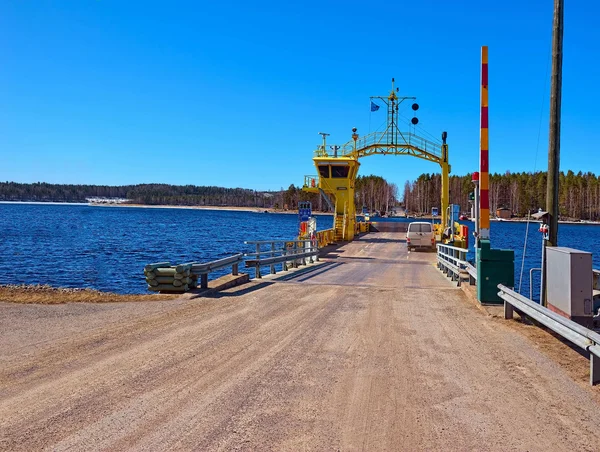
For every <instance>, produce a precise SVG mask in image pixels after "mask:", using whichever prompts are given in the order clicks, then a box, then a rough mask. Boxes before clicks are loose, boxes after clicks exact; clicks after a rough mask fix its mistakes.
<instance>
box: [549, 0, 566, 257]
mask: <svg viewBox="0 0 600 452" xmlns="http://www.w3.org/2000/svg"><path fill="white" fill-rule="evenodd" d="M563 9H564V0H554V24H553V27H552V86H551V88H550V137H549V144H548V183H547V185H546V211H547V212H548V213H549V214H550V223H549V226H550V230H549V231H548V235H549V239H548V246H557V245H558V240H557V237H558V215H559V212H558V179H559V171H560V109H561V97H562V47H563V15H564V14H563Z"/></svg>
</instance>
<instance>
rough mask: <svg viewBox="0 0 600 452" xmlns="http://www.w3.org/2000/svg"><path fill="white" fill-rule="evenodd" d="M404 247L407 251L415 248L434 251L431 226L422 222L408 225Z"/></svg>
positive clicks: (433, 234)
mask: <svg viewBox="0 0 600 452" xmlns="http://www.w3.org/2000/svg"><path fill="white" fill-rule="evenodd" d="M406 246H407V247H408V249H409V251H410V250H411V249H415V248H426V249H430V250H435V233H434V232H433V225H432V224H431V223H426V222H424V221H417V222H414V223H410V224H409V225H408V232H407V233H406Z"/></svg>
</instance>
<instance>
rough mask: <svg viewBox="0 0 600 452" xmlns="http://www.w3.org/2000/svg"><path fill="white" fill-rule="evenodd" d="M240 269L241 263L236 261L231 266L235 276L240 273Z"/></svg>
mask: <svg viewBox="0 0 600 452" xmlns="http://www.w3.org/2000/svg"><path fill="white" fill-rule="evenodd" d="M238 270H239V264H238V263H237V262H236V263H235V264H233V265H232V266H231V274H232V275H233V276H237V275H238Z"/></svg>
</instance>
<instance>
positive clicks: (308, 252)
mask: <svg viewBox="0 0 600 452" xmlns="http://www.w3.org/2000/svg"><path fill="white" fill-rule="evenodd" d="M244 243H245V244H247V245H256V252H253V253H246V254H245V255H246V257H248V256H254V257H253V258H252V259H246V268H251V267H254V270H255V272H256V275H255V277H256V278H257V279H259V278H262V274H261V271H260V268H261V267H264V266H267V265H268V266H270V272H271V274H272V275H274V274H276V273H277V270H276V268H275V265H276V264H283V270H284V271H287V270H288V266H287V264H288V262H291V263H292V267H294V268H297V267H298V265H306V261H307V259H308V261H309V262H310V263H313V262H314V260H313V257H315V259H316V260H317V261H318V260H319V248H318V244H317V240H316V239H302V240H248V241H246V242H244ZM262 245H271V249H269V250H263V249H261V246H262ZM289 245H292V246H291V247H290V248H288V246H289ZM277 254H280V255H279V256H277ZM264 255H268V256H269V257H267V258H262V259H261V256H264Z"/></svg>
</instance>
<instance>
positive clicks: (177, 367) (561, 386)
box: [0, 233, 600, 451]
mask: <svg viewBox="0 0 600 452" xmlns="http://www.w3.org/2000/svg"><path fill="white" fill-rule="evenodd" d="M400 238H401V236H399V235H394V234H386V233H379V234H369V235H366V236H364V237H362V238H361V239H360V240H357V241H355V242H352V243H349V244H347V245H345V246H343V247H341V248H339V249H337V250H336V251H333V252H331V253H330V254H329V255H328V256H327V259H326V260H325V262H324V263H323V264H322V265H320V266H318V267H317V266H315V267H310V268H307V269H305V270H302V271H300V272H297V273H294V274H293V275H288V274H282V276H280V275H277V278H276V279H272V278H271V279H265V280H264V281H262V282H252V283H250V284H247V285H245V286H242V287H237V288H233V289H230V290H227V291H225V292H222V293H220V294H217V295H214V296H213V297H211V298H197V299H178V300H169V301H160V302H148V303H115V304H102V305H98V304H66V305H55V306H37V305H11V304H1V305H0V328H1V330H0V333H1V334H0V449H2V450H27V451H31V450H40V449H48V450H56V451H63V450H128V449H133V450H153V451H163V450H174V449H176V450H211V451H212V450H278V451H282V450H290V451H299V450H319V451H322V450H342V451H353V450H365V451H376V450H406V451H415V450H445V451H447V450H460V451H463V450H498V451H506V450H530V451H533V450H544V451H554V450H570V451H572V450H590V451H592V450H598V449H599V448H600V429H599V428H598V426H597V422H596V420H597V419H599V418H600V404H599V396H598V391H597V390H596V389H595V388H590V387H588V386H587V382H586V381H585V379H584V380H583V381H578V380H576V379H574V378H573V377H572V375H571V374H569V373H568V372H567V371H566V370H565V368H564V367H563V366H562V365H561V364H560V363H558V362H557V361H556V360H553V359H552V358H551V357H550V356H549V355H548V354H547V353H545V352H544V350H543V349H541V348H540V347H538V346H537V345H536V343H535V342H534V341H532V340H531V338H529V337H527V336H526V335H524V334H521V333H519V331H516V330H515V328H513V327H511V326H509V325H508V324H507V322H506V321H504V320H501V321H500V320H498V319H494V318H492V317H490V316H487V315H486V314H485V313H484V312H483V311H482V310H480V309H478V308H477V307H476V306H475V305H474V304H473V303H472V302H471V301H469V300H468V299H467V298H466V297H465V295H464V293H463V292H462V291H461V290H460V289H457V288H456V287H455V286H454V285H452V283H450V282H449V281H448V280H447V279H446V278H445V277H444V276H443V275H442V274H441V273H440V272H439V271H438V270H437V269H436V268H435V266H434V255H433V254H432V253H414V252H413V253H407V251H406V246H405V244H404V243H402V241H401V240H400ZM544 334H545V333H544ZM550 339H552V340H553V341H556V340H555V339H553V338H550ZM556 342H557V341H556ZM565 353H571V354H573V355H574V356H575V357H574V358H573V359H574V360H575V361H574V362H575V363H576V364H577V363H578V362H579V361H577V359H579V358H580V357H579V356H578V355H577V354H576V352H574V351H572V350H570V349H568V348H567V351H566V352H565ZM580 361H581V362H580V365H581V366H582V369H584V370H585V369H586V366H587V360H586V359H585V358H580Z"/></svg>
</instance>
